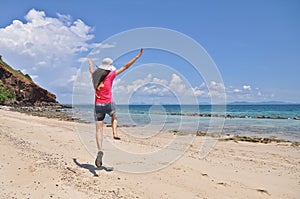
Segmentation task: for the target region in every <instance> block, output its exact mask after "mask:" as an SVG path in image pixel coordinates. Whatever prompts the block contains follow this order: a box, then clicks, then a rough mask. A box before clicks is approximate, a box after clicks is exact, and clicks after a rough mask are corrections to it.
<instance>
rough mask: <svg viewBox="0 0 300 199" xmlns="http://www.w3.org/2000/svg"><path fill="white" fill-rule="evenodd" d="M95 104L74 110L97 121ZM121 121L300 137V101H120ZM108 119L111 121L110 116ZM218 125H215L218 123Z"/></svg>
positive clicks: (189, 130) (155, 126)
mask: <svg viewBox="0 0 300 199" xmlns="http://www.w3.org/2000/svg"><path fill="white" fill-rule="evenodd" d="M93 113H94V107H93V105H73V114H74V115H75V117H80V118H82V119H84V120H87V121H90V122H94V119H93V117H94V115H93ZM117 115H118V124H119V125H121V126H138V127H144V128H147V129H149V130H151V129H156V130H157V129H160V130H161V131H174V130H175V131H180V132H187V133H196V132H199V131H201V132H206V131H208V130H211V129H213V130H215V131H219V132H216V133H221V134H234V135H247V136H259V137H270V136H275V137H278V138H282V139H288V140H293V141H300V104H280V105H269V104H268V105H226V106H222V105H213V106H212V105H117ZM105 122H106V123H110V118H109V116H106V119H105ZM216 125H217V127H218V128H212V126H215V127H216Z"/></svg>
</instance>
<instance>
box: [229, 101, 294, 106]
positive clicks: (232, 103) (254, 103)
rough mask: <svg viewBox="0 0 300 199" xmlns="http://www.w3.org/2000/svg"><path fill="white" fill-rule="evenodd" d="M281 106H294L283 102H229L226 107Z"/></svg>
mask: <svg viewBox="0 0 300 199" xmlns="http://www.w3.org/2000/svg"><path fill="white" fill-rule="evenodd" d="M268 104H269V105H281V104H295V103H291V102H284V101H263V102H247V101H236V102H230V103H228V104H227V105H268Z"/></svg>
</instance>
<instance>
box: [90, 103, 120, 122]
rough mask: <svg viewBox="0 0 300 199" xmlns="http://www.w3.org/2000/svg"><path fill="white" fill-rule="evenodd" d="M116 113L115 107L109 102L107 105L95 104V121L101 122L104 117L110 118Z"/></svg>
mask: <svg viewBox="0 0 300 199" xmlns="http://www.w3.org/2000/svg"><path fill="white" fill-rule="evenodd" d="M115 113H116V105H115V103H113V102H111V103H108V104H95V121H103V120H104V118H105V115H106V114H108V115H109V116H110V117H112V116H113V115H114V114H115Z"/></svg>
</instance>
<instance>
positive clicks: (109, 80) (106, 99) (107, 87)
mask: <svg viewBox="0 0 300 199" xmlns="http://www.w3.org/2000/svg"><path fill="white" fill-rule="evenodd" d="M115 77H116V71H112V72H110V73H109V74H108V75H107V76H106V77H105V79H104V80H103V87H100V88H99V89H97V90H96V91H95V104H107V103H110V102H113V98H112V84H113V81H114V79H115Z"/></svg>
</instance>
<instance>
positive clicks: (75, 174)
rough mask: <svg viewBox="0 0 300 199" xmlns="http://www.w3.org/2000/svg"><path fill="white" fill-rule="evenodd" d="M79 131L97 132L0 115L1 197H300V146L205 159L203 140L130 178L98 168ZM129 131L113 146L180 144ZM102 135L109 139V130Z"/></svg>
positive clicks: (242, 149)
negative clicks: (174, 158)
mask: <svg viewBox="0 0 300 199" xmlns="http://www.w3.org/2000/svg"><path fill="white" fill-rule="evenodd" d="M76 125H80V126H81V128H86V129H87V130H88V131H93V130H94V129H93V128H91V125H90V124H83V123H80V124H79V123H75V122H66V121H59V120H57V119H48V118H42V117H36V116H29V115H25V114H21V113H18V112H12V111H7V110H3V109H2V110H1V109H0V142H1V143H0V158H1V161H0V176H1V179H0V184H1V186H0V187H1V188H0V198H299V196H300V147H299V146H298V147H297V146H296V147H294V146H291V144H290V143H285V142H281V143H270V144H260V143H248V142H233V141H226V142H224V141H218V142H217V144H216V145H215V147H214V148H213V150H212V151H211V153H210V154H209V155H208V156H206V157H205V158H204V159H199V158H198V157H199V154H198V149H199V145H200V144H201V142H203V139H204V137H201V136H199V137H196V139H195V140H194V142H193V143H192V144H191V145H190V146H191V147H190V148H189V149H188V150H187V151H186V152H185V153H184V155H183V156H182V157H181V158H180V159H178V160H177V161H175V162H174V163H172V164H170V165H168V166H167V167H165V168H163V169H160V170H158V171H155V172H147V173H140V174H131V173H127V172H121V171H118V170H117V169H115V170H114V171H109V170H107V169H96V168H95V167H94V156H92V155H91V154H90V153H89V152H88V151H87V149H86V147H85V146H84V145H83V144H82V141H81V139H80V138H79V135H78V132H77V130H76ZM125 130H126V129H123V128H120V132H119V134H120V136H121V138H122V140H121V141H119V142H118V141H113V140H112V142H118V143H117V145H120V146H124V147H125V148H126V147H127V148H128V150H129V149H130V150H136V151H147V150H148V149H153V148H160V147H162V146H163V145H165V143H168V140H169V139H172V138H173V137H174V135H173V134H172V133H169V134H168V133H166V134H164V135H161V137H160V138H156V139H153V140H149V141H148V140H147V139H133V138H132V137H130V136H128V135H124V133H123V132H125ZM92 133H94V132H92ZM104 134H105V137H106V139H107V140H111V130H110V128H107V127H106V128H105V133H104ZM181 136H182V137H185V136H188V135H181ZM182 139H184V138H182ZM91 145H93V146H95V143H91ZM105 150H106V149H104V153H105V155H107V156H108V154H109V152H107V153H106V151H105ZM107 150H108V149H107ZM109 150H113V149H109ZM110 152H111V153H113V152H114V151H110ZM105 158H108V157H106V156H104V161H105ZM75 159H76V160H75ZM76 163H77V164H76ZM104 164H105V162H104ZM120 164H122V162H120ZM126 164H128V163H126ZM129 164H131V163H130V162H129ZM132 164H133V165H134V164H135V163H134V162H133V163H132ZM112 166H116V167H117V165H112Z"/></svg>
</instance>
